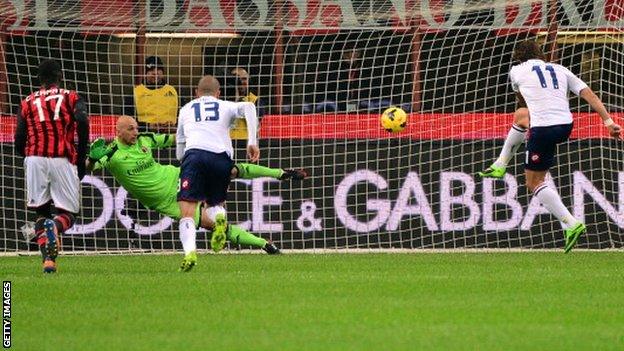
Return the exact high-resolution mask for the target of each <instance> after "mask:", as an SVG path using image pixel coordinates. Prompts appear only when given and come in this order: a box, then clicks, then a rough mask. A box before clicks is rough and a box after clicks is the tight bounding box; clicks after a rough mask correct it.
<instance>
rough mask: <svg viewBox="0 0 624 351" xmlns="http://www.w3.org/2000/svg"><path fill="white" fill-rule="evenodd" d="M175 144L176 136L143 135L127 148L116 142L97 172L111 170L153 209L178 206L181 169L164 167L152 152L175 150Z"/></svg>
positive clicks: (128, 189) (134, 194)
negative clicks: (163, 149)
mask: <svg viewBox="0 0 624 351" xmlns="http://www.w3.org/2000/svg"><path fill="white" fill-rule="evenodd" d="M174 143H175V136H174V135H172V134H171V135H170V134H154V133H140V134H139V136H138V138H137V142H136V143H135V144H134V145H124V144H123V143H121V142H120V141H119V140H118V139H115V140H114V141H113V142H112V143H111V144H110V147H111V149H110V152H108V154H107V156H105V157H103V158H102V159H100V160H99V161H98V162H97V163H96V165H95V167H94V168H93V169H94V170H97V169H100V168H105V169H107V170H108V171H109V172H110V173H111V174H112V175H113V176H114V177H115V179H116V180H117V181H118V182H119V184H121V185H122V186H123V187H124V189H126V190H127V191H128V192H129V193H130V194H131V195H132V196H133V197H134V198H135V199H137V200H139V201H140V202H141V203H142V204H143V206H145V207H147V208H149V209H152V210H164V209H166V208H167V207H169V205H170V204H175V206H176V207H177V204H176V194H177V191H178V177H179V175H180V169H179V168H178V167H174V166H171V165H168V166H163V165H161V164H159V163H158V162H156V161H155V160H154V157H153V156H152V149H159V148H165V147H171V146H173V145H174ZM165 212H168V211H165ZM165 214H169V213H165Z"/></svg>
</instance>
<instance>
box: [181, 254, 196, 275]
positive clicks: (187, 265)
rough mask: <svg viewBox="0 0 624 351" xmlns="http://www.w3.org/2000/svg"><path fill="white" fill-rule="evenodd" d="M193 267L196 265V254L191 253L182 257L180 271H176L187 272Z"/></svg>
mask: <svg viewBox="0 0 624 351" xmlns="http://www.w3.org/2000/svg"><path fill="white" fill-rule="evenodd" d="M195 265H197V252H196V251H191V252H189V253H188V255H186V256H184V259H183V260H182V264H181V265H180V269H178V271H180V272H189V271H190V270H191V269H193V267H195Z"/></svg>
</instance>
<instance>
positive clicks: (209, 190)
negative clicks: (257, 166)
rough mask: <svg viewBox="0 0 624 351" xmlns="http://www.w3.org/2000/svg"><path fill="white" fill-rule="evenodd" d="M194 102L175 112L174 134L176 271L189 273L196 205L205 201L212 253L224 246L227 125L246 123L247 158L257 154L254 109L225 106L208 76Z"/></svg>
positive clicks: (244, 104) (194, 259) (229, 174)
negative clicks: (179, 252)
mask: <svg viewBox="0 0 624 351" xmlns="http://www.w3.org/2000/svg"><path fill="white" fill-rule="evenodd" d="M196 94H197V96H198V98H197V99H195V100H193V101H191V102H189V103H188V104H186V105H185V106H184V107H182V109H180V115H179V117H178V132H177V135H176V142H177V148H176V155H177V157H178V159H180V160H182V164H181V167H180V168H181V169H180V189H179V192H178V204H179V205H180V212H181V217H182V218H181V219H180V227H179V229H180V240H181V241H182V246H183V248H184V254H185V258H184V260H183V261H182V266H181V267H180V270H181V271H189V270H190V269H191V268H192V267H193V266H194V265H195V264H196V262H197V254H196V243H195V237H196V225H197V223H195V222H194V219H193V217H194V214H195V209H196V208H197V204H198V203H201V202H205V203H206V205H207V206H209V208H208V210H207V211H208V214H209V219H210V220H211V221H212V223H213V228H214V229H213V233H212V238H211V241H210V244H211V247H212V249H213V250H214V251H217V252H218V251H220V250H221V249H222V248H223V246H224V245H225V239H226V230H227V220H226V213H225V208H224V207H223V203H224V202H225V200H226V198H227V189H228V186H229V184H230V179H231V177H232V170H233V169H236V168H235V167H234V161H232V155H233V148H232V140H231V139H230V126H231V125H232V124H233V122H234V120H235V118H239V117H241V116H244V118H245V119H246V120H247V134H248V135H247V136H248V138H247V156H248V158H249V160H250V161H252V162H256V161H258V159H259V158H260V149H259V148H258V141H257V137H256V131H257V129H258V118H257V116H256V107H255V106H254V105H253V103H250V102H230V101H224V100H220V99H219V95H220V85H219V81H217V79H216V78H214V77H213V76H205V77H203V78H202V79H201V80H200V81H199V84H198V87H197V91H196Z"/></svg>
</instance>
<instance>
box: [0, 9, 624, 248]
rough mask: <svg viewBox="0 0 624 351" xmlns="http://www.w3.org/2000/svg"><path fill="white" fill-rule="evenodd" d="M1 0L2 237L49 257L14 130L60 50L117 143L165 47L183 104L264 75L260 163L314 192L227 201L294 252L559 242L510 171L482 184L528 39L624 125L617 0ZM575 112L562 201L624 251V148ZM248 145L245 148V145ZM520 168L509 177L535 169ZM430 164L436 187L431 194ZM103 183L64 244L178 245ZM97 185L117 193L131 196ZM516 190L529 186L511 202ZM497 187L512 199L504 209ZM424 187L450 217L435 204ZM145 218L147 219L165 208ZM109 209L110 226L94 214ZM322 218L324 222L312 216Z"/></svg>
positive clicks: (279, 189)
mask: <svg viewBox="0 0 624 351" xmlns="http://www.w3.org/2000/svg"><path fill="white" fill-rule="evenodd" d="M1 4H2V9H3V11H2V13H3V15H2V20H1V21H0V23H2V24H1V27H0V28H1V29H2V31H1V33H0V50H1V52H0V54H1V55H0V60H1V61H0V94H1V95H0V112H2V117H1V118H2V120H1V122H2V123H1V128H2V135H1V137H2V144H1V145H0V147H1V149H2V162H3V167H2V179H3V183H2V199H3V200H2V201H3V202H2V217H3V219H2V228H3V233H4V234H3V237H2V239H1V240H0V248H1V249H2V251H8V252H14V251H16V250H29V249H31V250H32V248H29V247H28V245H27V244H26V243H25V242H24V241H23V239H22V238H21V236H20V234H19V227H20V226H21V225H22V224H23V223H24V221H25V220H32V219H33V218H30V217H29V216H32V214H29V213H27V212H26V211H25V206H24V201H23V180H22V179H23V170H22V167H21V159H19V158H17V157H16V156H15V155H14V152H13V149H12V143H11V142H12V132H13V125H14V117H13V116H14V114H15V112H16V108H17V106H18V103H19V101H20V99H21V98H23V96H25V95H27V94H28V93H29V92H30V91H31V90H33V89H36V87H37V82H36V79H35V78H33V77H34V76H35V75H36V66H37V64H38V62H39V60H40V59H42V58H47V57H52V58H56V59H58V60H59V61H61V62H62V65H63V69H64V83H65V86H66V87H68V88H72V89H76V90H78V91H79V93H80V94H81V95H82V96H83V97H84V98H85V99H86V101H87V102H88V106H89V113H90V115H91V116H92V137H98V136H106V137H109V138H110V137H112V123H113V121H114V116H116V115H119V114H122V113H123V111H124V108H125V107H126V106H125V105H124V104H125V97H126V96H128V95H132V87H133V85H134V84H136V83H139V82H140V80H141V76H142V72H143V69H144V68H143V60H144V58H145V57H147V56H149V55H158V56H160V57H162V58H163V60H164V61H165V72H166V76H167V77H168V82H169V83H170V84H171V85H173V86H175V87H176V88H177V89H178V91H179V94H180V97H181V102H182V104H184V103H185V102H187V101H189V100H190V99H191V97H192V91H193V88H194V85H195V84H196V82H197V80H198V78H199V77H200V76H201V75H202V74H215V75H217V77H221V78H224V77H223V75H224V74H225V73H224V72H227V69H229V68H232V67H235V66H243V67H245V68H248V70H249V72H250V75H251V77H252V83H251V84H252V86H253V88H254V89H256V90H257V91H258V92H259V95H260V96H261V97H263V98H265V99H267V103H268V106H269V113H268V115H267V116H265V117H264V118H263V120H262V128H261V136H262V137H263V141H262V143H261V146H262V148H263V149H264V150H265V153H264V157H263V159H262V163H264V164H269V165H271V166H273V167H285V168H288V167H303V168H306V169H308V170H309V171H310V173H311V174H312V177H311V178H310V179H309V180H306V181H304V182H303V183H302V184H300V185H299V184H278V183H270V182H268V181H266V180H259V181H254V182H252V183H250V184H245V183H243V182H237V183H235V185H234V190H233V191H232V193H231V200H233V201H230V202H229V204H228V206H229V211H230V212H231V213H232V214H233V216H234V217H233V218H234V220H235V221H237V222H241V223H245V222H246V221H250V222H249V223H248V225H249V227H250V228H251V229H252V230H253V231H254V232H257V233H259V234H260V235H262V236H264V237H267V238H271V239H273V240H275V241H277V242H278V243H279V244H280V245H281V246H283V247H284V248H312V249H325V248H391V247H392V248H464V247H487V248H509V247H524V248H554V247H558V246H560V245H561V243H562V238H561V235H560V228H559V225H558V224H557V223H555V222H554V221H553V219H552V218H551V217H550V216H549V215H546V216H541V215H537V216H536V218H533V220H531V221H530V223H534V224H535V226H533V227H532V229H531V230H528V227H527V226H526V225H525V226H524V227H523V226H522V225H521V222H520V221H519V220H518V218H519V217H518V216H519V215H518V212H514V211H515V210H514V207H513V201H514V200H517V201H518V203H519V204H520V205H521V206H522V208H523V209H524V210H522V215H521V217H522V218H525V217H526V212H527V211H528V210H527V206H528V205H529V203H530V202H531V197H530V196H529V194H527V192H526V190H524V188H522V187H521V186H519V187H515V185H509V183H507V186H500V183H499V185H498V186H493V188H488V189H487V191H485V190H484V185H485V184H486V183H483V182H480V181H478V180H477V179H474V177H473V175H474V174H475V172H477V171H479V170H481V169H482V168H483V167H484V166H486V165H487V164H488V162H490V161H491V160H493V159H494V157H495V152H496V151H497V150H498V148H499V147H500V146H501V145H502V140H501V138H503V137H504V135H505V133H506V130H507V128H508V126H509V123H510V122H511V115H510V114H511V112H512V111H513V110H514V108H515V107H514V106H515V105H514V97H513V94H512V93H511V90H510V87H509V84H508V83H507V72H508V70H509V68H510V65H511V51H512V49H513V45H514V44H515V43H516V42H517V41H519V40H522V39H526V38H535V39H536V40H538V41H540V42H541V43H544V44H545V47H546V48H547V49H548V51H547V52H548V54H549V55H552V57H553V58H555V59H558V60H559V62H560V63H562V64H564V65H566V66H568V67H569V68H570V69H571V70H572V71H573V72H575V73H577V74H579V76H580V77H581V78H583V79H584V80H585V81H587V82H588V83H589V84H590V86H591V87H592V89H594V90H595V91H597V92H599V93H600V95H601V97H602V98H603V101H604V102H605V104H606V105H607V107H608V109H609V110H610V111H612V112H614V116H616V117H621V112H622V106H624V103H623V101H622V99H623V98H624V81H623V78H622V77H624V74H623V73H624V72H623V69H624V68H623V64H622V62H624V57H623V52H624V50H623V47H622V45H623V44H622V37H621V28H622V25H623V22H624V14H623V9H622V4H621V3H620V2H618V1H606V2H601V1H590V0H583V1H562V2H556V1H555V2H552V1H551V2H530V1H527V2H520V3H519V4H518V5H516V6H515V7H514V6H489V7H488V6H484V4H483V3H482V2H478V1H476V2H466V3H464V4H463V7H462V6H460V5H459V4H458V2H445V1H430V2H422V3H416V2H410V1H366V0H352V1H349V0H341V1H334V2H332V3H323V2H317V1H306V2H300V1H220V2H214V3H212V2H209V3H207V4H206V6H202V5H197V4H194V3H193V2H187V1H173V0H164V1H136V2H125V1H106V2H103V1H87V0H84V1H26V2H17V1H8V2H7V1H3V2H2V3H1ZM423 4H425V5H423ZM553 9H554V10H553ZM4 10H6V11H4ZM204 33H213V34H214V33H217V34H219V33H220V34H222V35H221V37H219V38H214V37H206V36H203V34H204ZM566 33H569V34H566ZM172 34H178V36H179V37H176V35H172ZM351 50H357V51H358V52H359V53H360V55H361V59H360V60H359V62H358V66H357V68H358V70H359V75H358V77H357V79H356V82H355V83H354V86H355V88H353V87H350V86H348V81H349V77H348V73H349V72H348V71H349V69H348V67H346V66H344V65H345V64H346V63H345V62H344V60H343V59H342V58H343V55H344V53H345V52H347V51H351ZM224 81H225V79H224ZM224 88H225V90H226V91H227V90H228V89H230V88H231V87H227V86H226V87H224ZM328 102H329V103H328ZM331 102H333V104H332V103H331ZM391 104H392V105H399V106H401V107H403V108H404V109H406V110H407V111H409V112H411V113H412V115H411V122H410V123H411V125H410V128H409V130H408V131H407V132H405V133H404V134H401V135H398V136H388V135H387V134H383V133H382V132H383V131H381V130H380V128H379V127H378V126H377V124H376V116H377V114H378V113H379V112H380V111H382V110H383V109H384V108H385V107H387V106H389V105H391ZM571 106H572V110H573V111H574V112H575V113H579V115H578V116H579V117H578V120H577V131H578V134H576V135H575V136H574V140H573V141H572V142H571V143H569V144H567V145H565V146H564V147H562V148H561V150H560V153H561V155H562V156H561V158H560V159H559V165H560V166H558V167H557V168H555V169H554V170H553V178H554V180H555V182H556V183H557V184H558V185H559V189H560V191H561V193H562V197H563V199H564V201H565V202H566V203H567V204H568V205H570V206H571V207H573V208H574V209H575V211H576V212H575V213H579V212H583V213H584V214H585V221H586V222H587V223H588V224H589V228H590V233H592V234H590V235H588V236H587V237H586V238H585V239H583V241H582V242H581V244H580V245H581V247H586V248H613V247H622V244H623V237H622V228H623V227H624V222H623V221H622V220H621V217H622V213H621V211H622V209H623V208H624V207H622V206H624V204H623V202H624V200H622V199H621V198H622V195H621V191H620V189H621V187H622V186H624V183H623V182H624V176H622V174H623V173H622V172H624V169H623V168H622V162H621V161H622V156H621V152H620V149H621V148H620V147H619V144H618V143H616V142H613V141H609V140H607V139H605V136H604V134H602V133H603V131H602V127H601V126H600V125H599V124H597V123H596V122H595V121H597V117H596V116H591V115H587V114H585V112H588V107H587V106H586V105H585V104H584V103H581V102H580V101H579V100H578V99H576V98H574V99H573V100H572V103H571ZM341 109H346V111H344V110H341ZM336 110H338V111H336ZM237 144H238V145H237V146H238V148H237V149H238V150H242V147H240V146H241V145H244V142H243V141H237ZM159 156H160V157H161V160H170V159H171V158H172V155H171V153H167V152H164V153H161V154H160V155H159ZM238 156H239V157H238V159H239V160H241V159H243V156H244V155H242V154H239V155H238ZM165 162H166V161H165ZM519 162H520V157H518V158H517V160H516V163H515V164H514V166H513V167H512V169H511V171H510V174H520V173H521V167H520V165H519ZM358 171H364V172H363V173H354V172H358ZM366 171H369V172H368V173H367V172H366ZM371 172H372V173H374V174H377V175H378V176H379V177H381V178H382V179H383V180H384V181H386V182H387V184H385V185H384V184H382V183H383V182H381V181H380V180H379V178H376V177H375V176H374V175H373V174H372V173H371ZM354 174H355V175H356V176H362V177H364V178H355V179H356V180H358V181H359V182H357V184H354V185H353V187H351V188H348V189H347V194H346V199H345V201H343V202H340V201H338V200H336V197H337V190H338V189H339V188H340V186H341V184H345V181H346V180H349V179H354V178H350V176H353V175H354ZM414 174H416V175H417V176H416V178H417V179H418V180H419V182H420V183H421V185H422V189H423V192H424V197H420V198H418V193H419V188H418V184H417V183H414ZM93 177H94V178H95V179H96V180H93V181H92V183H91V184H86V185H85V186H83V210H82V216H81V222H79V223H78V226H77V228H75V230H74V233H73V234H71V233H70V234H68V235H67V236H66V237H65V238H64V247H65V248H66V249H70V250H76V251H81V250H94V249H95V250H100V251H112V250H122V251H123V250H127V249H128V248H133V249H146V250H154V249H155V250H159V249H171V248H172V247H177V246H176V245H179V244H178V243H176V241H177V240H176V239H175V231H173V230H172V227H169V226H166V225H163V226H162V227H156V229H149V230H147V229H146V231H145V232H144V233H143V234H138V233H135V232H134V231H133V230H128V229H127V227H130V225H129V224H128V223H127V222H124V221H128V219H123V218H122V217H124V213H125V212H123V210H124V209H123V208H121V207H123V206H125V205H124V204H123V203H119V204H117V205H110V201H113V203H114V196H116V195H117V194H119V191H120V190H119V188H118V186H116V185H115V184H114V182H113V181H112V179H111V178H110V176H107V175H104V174H95V175H93ZM94 178H90V179H94ZM442 179H445V182H442ZM620 179H622V180H620ZM408 180H409V182H408ZM585 180H587V181H585ZM93 182H96V183H98V184H100V188H103V187H106V188H107V189H109V191H110V194H111V196H112V199H113V200H111V198H110V197H108V195H107V194H108V193H106V194H102V192H101V191H100V190H98V189H97V187H95V186H94V185H93ZM102 182H103V183H102ZM406 183H407V184H408V186H407V187H406V186H405V184H406ZM443 183H444V184H446V185H444V184H443ZM521 183H522V177H520V178H519V179H518V180H517V184H521ZM102 184H104V185H105V186H104V185H102ZM443 185H444V186H443ZM490 185H491V184H490ZM512 189H515V190H513V191H516V190H517V195H509V194H512V193H513V191H512ZM444 190H445V191H446V192H444ZM401 193H403V194H404V195H407V196H408V197H407V199H405V198H404V197H403V198H402V197H401V196H400V194H401ZM485 193H487V194H489V195H487V196H489V199H490V200H491V199H492V198H493V197H496V196H498V197H499V200H497V201H498V202H500V203H499V204H495V203H492V202H487V203H486V201H484V196H485V195H484V194H485ZM510 197H511V198H510ZM399 199H401V201H402V203H401V205H402V206H401V208H402V209H403V212H402V213H401V215H400V216H399V217H398V218H399V223H398V224H397V225H396V226H392V225H389V224H388V220H389V219H390V218H391V217H392V212H393V211H396V209H397V208H396V205H397V203H400V202H401V201H399ZM425 199H426V202H427V205H428V206H429V208H430V209H431V213H432V214H433V217H434V219H433V222H434V223H435V226H434V225H433V224H432V221H431V220H430V221H429V222H427V220H426V219H425V217H426V216H425V215H424V213H426V212H427V206H425V203H424V202H423V201H421V202H418V201H419V200H425ZM494 202H496V201H494ZM510 204H511V205H510ZM113 206H116V207H115V208H113ZM388 206H389V207H390V208H391V209H392V211H390V210H389V209H388ZM529 207H530V206H529ZM314 208H316V210H315V211H313V210H314ZM444 209H446V210H444ZM534 210H536V211H538V212H539V210H540V209H539V208H537V207H536V208H534ZM106 211H113V212H112V213H111V214H107V213H105V212H106ZM487 211H489V212H488V213H491V215H492V218H491V219H488V221H489V222H488V223H489V224H487V223H486V219H485V218H484V216H485V212H487ZM115 212H119V214H115ZM442 212H444V213H446V214H445V216H447V217H445V218H446V219H444V218H442V217H441V216H442V214H441V213H442ZM139 213H143V216H144V217H142V218H139V219H138V222H139V223H140V224H141V225H142V226H145V227H149V226H154V225H155V226H158V222H159V221H160V220H162V219H161V218H156V219H154V218H153V216H150V215H146V214H145V213H144V212H141V211H139ZM103 214H105V215H103ZM100 217H101V218H103V219H105V221H104V222H99V223H98V224H97V225H95V224H93V223H94V222H96V221H97V220H98V218H100ZM300 219H301V220H302V221H301V222H299V220H300ZM317 219H318V220H320V224H315V223H313V222H311V221H310V220H317ZM395 220H396V219H395ZM443 222H444V223H446V225H443ZM166 223H167V222H165V224H166ZM492 223H494V224H492ZM509 223H512V224H515V225H510V224H509ZM89 225H93V226H92V227H89ZM484 226H485V227H484ZM89 228H97V229H98V230H96V231H95V232H93V231H89ZM390 228H393V229H390ZM160 229H163V230H162V231H161V230H160ZM137 231H139V232H140V230H137ZM202 245H203V246H202ZM200 247H206V241H205V240H204V241H202V243H200Z"/></svg>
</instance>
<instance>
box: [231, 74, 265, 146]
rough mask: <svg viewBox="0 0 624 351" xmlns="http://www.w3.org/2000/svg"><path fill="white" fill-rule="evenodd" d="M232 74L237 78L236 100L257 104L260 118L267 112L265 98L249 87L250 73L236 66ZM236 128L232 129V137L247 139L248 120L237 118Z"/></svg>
mask: <svg viewBox="0 0 624 351" xmlns="http://www.w3.org/2000/svg"><path fill="white" fill-rule="evenodd" d="M230 74H231V75H232V76H234V77H235V78H236V90H235V91H236V93H235V94H236V95H235V101H236V102H251V103H253V104H254V105H256V111H257V113H258V119H259V120H260V119H261V118H262V116H263V115H264V113H265V103H264V100H262V99H260V97H259V96H258V95H256V94H254V93H253V92H252V91H251V90H250V89H249V73H247V70H245V69H244V68H242V67H235V68H233V69H232V70H231V71H230ZM235 123H236V124H235V125H234V128H232V129H231V130H230V137H231V138H232V139H239V140H240V139H247V122H245V120H244V119H240V118H239V119H237V120H236V122H235Z"/></svg>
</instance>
